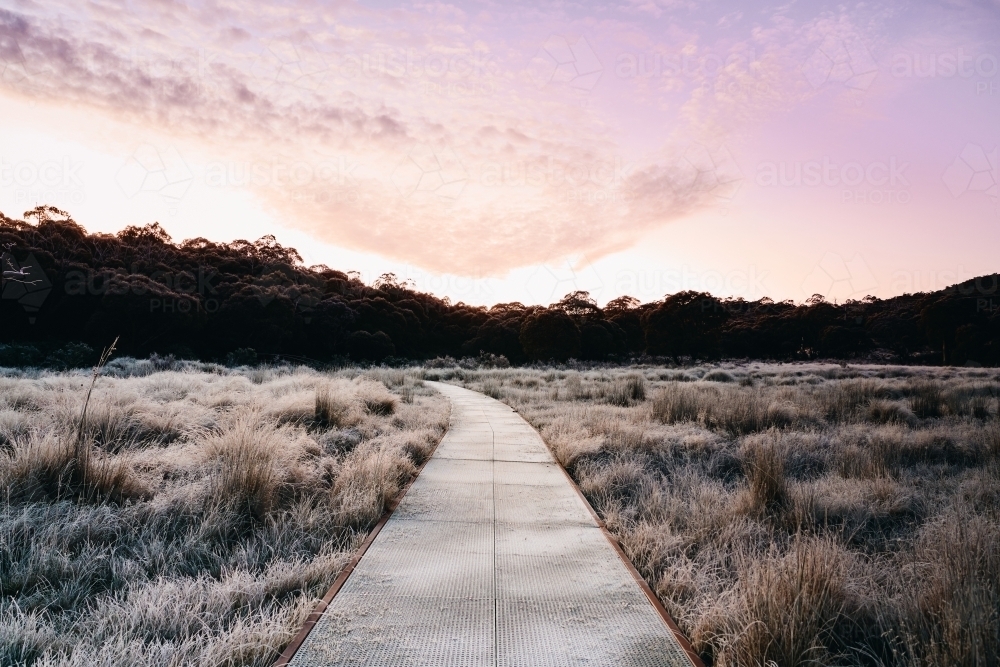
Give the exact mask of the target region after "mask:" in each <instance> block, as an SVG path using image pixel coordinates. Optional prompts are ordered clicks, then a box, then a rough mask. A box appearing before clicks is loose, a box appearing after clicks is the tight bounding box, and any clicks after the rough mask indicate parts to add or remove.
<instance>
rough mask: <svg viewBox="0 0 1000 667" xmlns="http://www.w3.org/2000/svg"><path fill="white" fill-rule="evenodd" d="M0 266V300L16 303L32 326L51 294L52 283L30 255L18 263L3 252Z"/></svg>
mask: <svg viewBox="0 0 1000 667" xmlns="http://www.w3.org/2000/svg"><path fill="white" fill-rule="evenodd" d="M0 265H2V266H3V274H2V276H3V278H2V281H0V284H2V289H0V298H2V299H3V300H4V301H17V302H18V303H19V304H20V305H21V307H22V308H24V311H25V312H26V313H28V321H29V322H30V323H31V324H34V323H35V316H36V314H37V313H38V311H39V310H40V309H41V307H42V304H43V303H44V302H45V299H46V298H48V296H49V294H50V293H51V292H52V282H51V281H50V280H49V277H48V276H47V275H45V271H43V270H42V267H41V265H39V263H38V260H37V259H35V256H34V255H31V254H29V255H28V256H27V257H26V258H25V259H24V261H21V262H18V261H17V259H15V258H14V255H12V254H11V253H9V252H5V253H4V254H3V255H0Z"/></svg>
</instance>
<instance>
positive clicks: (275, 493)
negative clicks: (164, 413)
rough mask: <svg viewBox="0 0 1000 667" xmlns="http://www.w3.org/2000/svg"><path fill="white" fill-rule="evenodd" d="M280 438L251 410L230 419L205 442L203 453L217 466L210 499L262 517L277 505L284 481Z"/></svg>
mask: <svg viewBox="0 0 1000 667" xmlns="http://www.w3.org/2000/svg"><path fill="white" fill-rule="evenodd" d="M283 440H284V439H283V438H282V437H281V435H280V434H279V433H278V431H277V430H276V429H275V428H274V427H273V426H270V425H269V424H266V423H263V424H262V423H261V420H260V418H259V417H258V416H257V415H255V414H253V413H252V412H243V413H240V414H237V415H236V416H235V417H234V418H233V419H232V422H231V423H230V424H228V425H226V426H225V427H224V428H223V430H222V431H220V432H219V433H216V434H213V435H211V436H210V437H209V438H208V439H207V440H205V442H204V448H205V453H206V454H207V456H208V457H209V458H210V459H211V460H213V461H214V462H215V463H216V465H217V466H218V472H217V473H216V474H215V475H213V476H212V478H211V482H210V489H209V495H208V498H209V502H210V503H212V504H214V505H217V506H219V507H224V508H227V509H231V510H233V511H236V512H238V513H246V514H247V515H249V516H250V517H252V518H254V519H257V520H261V519H263V518H264V517H265V516H266V515H267V514H268V513H269V512H271V511H272V510H273V509H274V508H275V507H276V506H277V504H278V498H279V495H280V493H281V486H282V483H283V482H284V480H283V479H282V477H283V475H282V473H283V470H282V468H283V465H282V464H283V463H284V461H282V460H281V459H282V458H283V456H284V455H285V452H283V451H282V450H283V445H284V442H283Z"/></svg>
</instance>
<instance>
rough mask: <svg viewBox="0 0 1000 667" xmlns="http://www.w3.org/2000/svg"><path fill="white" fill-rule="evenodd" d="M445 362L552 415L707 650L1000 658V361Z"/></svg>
mask: <svg viewBox="0 0 1000 667" xmlns="http://www.w3.org/2000/svg"><path fill="white" fill-rule="evenodd" d="M425 375H426V376H427V377H429V378H432V379H446V380H451V381H454V382H459V383H462V384H464V385H466V386H468V387H470V388H472V389H478V388H483V387H489V389H490V391H491V392H492V395H494V396H495V397H499V398H500V399H501V400H504V401H506V402H508V403H509V404H511V405H512V406H513V407H515V408H516V409H517V410H518V412H519V413H520V414H522V415H524V416H525V417H526V418H527V419H528V420H529V421H531V422H532V423H533V424H534V425H535V426H536V427H537V428H539V430H540V431H541V433H542V435H543V437H544V438H545V440H546V442H547V443H548V444H549V446H550V448H551V449H552V451H553V453H554V455H555V456H556V458H557V460H558V461H559V462H560V463H562V464H563V465H564V466H566V467H567V469H568V470H569V472H570V473H571V474H572V475H573V477H574V479H576V480H577V482H578V483H579V485H580V487H581V489H582V490H583V491H584V493H585V494H586V495H587V497H588V498H589V499H590V500H591V502H592V504H593V505H594V507H595V508H596V509H597V511H598V512H599V513H600V514H601V516H602V517H603V518H604V520H605V521H606V523H607V525H608V527H609V529H610V530H612V531H613V532H614V533H615V535H616V536H617V537H618V538H619V540H620V541H621V542H622V544H623V547H624V548H625V550H626V552H627V553H628V554H629V556H630V557H631V558H632V561H633V563H634V564H635V565H636V567H637V568H638V569H639V571H640V572H641V573H642V574H643V576H644V577H646V579H647V580H648V582H649V583H650V585H651V586H652V587H653V589H654V590H655V591H656V592H657V593H658V595H659V596H660V598H661V600H662V601H663V603H664V605H665V606H666V607H667V609H668V610H669V611H670V612H671V614H672V615H673V616H674V618H675V619H676V620H677V621H678V623H679V624H680V626H681V628H682V629H683V630H684V632H685V633H686V634H687V635H688V637H690V638H691V640H692V642H693V644H694V647H695V649H696V650H697V651H698V652H699V653H700V654H701V656H702V657H703V658H704V659H705V661H706V663H707V664H709V665H726V666H744V665H745V666H753V667H764V666H768V667H769V666H772V665H774V666H785V665H857V666H872V667H896V666H898V667H931V666H943V665H948V666H951V665H956V666H968V667H982V666H995V665H1000V555H998V554H1000V418H998V415H997V408H998V404H997V396H1000V373H998V372H996V371H993V370H985V369H929V368H906V367H878V366H860V367H841V366H833V365H820V364H788V365H768V364H743V365H736V364H728V365H724V366H714V367H709V366H703V367H696V368H656V367H636V368H630V369H616V368H603V369H601V368H598V369H591V370H588V369H587V368H572V369H558V368H555V369H493V370H486V369H483V370H478V371H475V370H468V369H459V368H454V369H448V368H436V369H428V370H426V371H425ZM637 376H641V377H642V378H643V379H644V384H645V387H644V389H645V391H646V393H647V394H648V396H649V398H648V399H647V400H645V401H641V400H635V399H632V398H629V399H628V400H624V399H623V400H618V399H617V398H615V399H612V400H609V397H611V396H619V395H622V396H623V395H624V394H623V393H618V392H619V389H618V388H619V387H624V386H625V384H626V383H627V382H628V381H629V378H630V377H637Z"/></svg>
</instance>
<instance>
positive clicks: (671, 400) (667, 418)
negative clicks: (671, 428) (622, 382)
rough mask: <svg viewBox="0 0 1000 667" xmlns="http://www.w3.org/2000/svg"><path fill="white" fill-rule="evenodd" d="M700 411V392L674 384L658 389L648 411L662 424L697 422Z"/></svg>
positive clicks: (694, 388)
mask: <svg viewBox="0 0 1000 667" xmlns="http://www.w3.org/2000/svg"><path fill="white" fill-rule="evenodd" d="M701 410H702V392H700V391H699V390H698V388H697V387H693V386H690V385H683V384H679V383H676V382H671V383H668V384H667V385H666V386H665V387H663V388H662V389H659V390H658V391H657V392H656V393H655V394H654V395H653V400H652V401H651V402H650V411H651V413H652V416H653V418H654V419H656V420H657V421H660V422H662V423H664V424H675V423H677V422H685V421H692V422H693V421H698V419H699V418H700V417H701Z"/></svg>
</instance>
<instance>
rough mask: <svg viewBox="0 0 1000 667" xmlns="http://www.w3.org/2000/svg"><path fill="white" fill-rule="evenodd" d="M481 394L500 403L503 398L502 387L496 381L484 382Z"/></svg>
mask: <svg viewBox="0 0 1000 667" xmlns="http://www.w3.org/2000/svg"><path fill="white" fill-rule="evenodd" d="M483 393H484V394H486V395H487V396H489V397H490V398H495V399H496V400H498V401H502V400H503V397H504V391H503V386H502V385H501V384H500V383H499V382H497V381H496V380H487V381H486V382H484V383H483Z"/></svg>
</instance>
